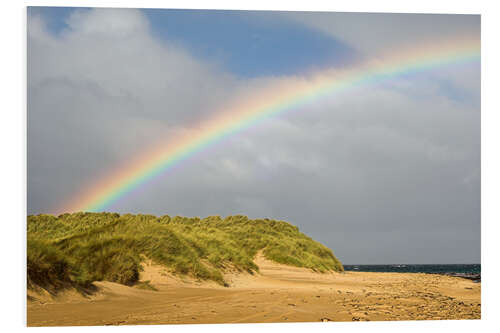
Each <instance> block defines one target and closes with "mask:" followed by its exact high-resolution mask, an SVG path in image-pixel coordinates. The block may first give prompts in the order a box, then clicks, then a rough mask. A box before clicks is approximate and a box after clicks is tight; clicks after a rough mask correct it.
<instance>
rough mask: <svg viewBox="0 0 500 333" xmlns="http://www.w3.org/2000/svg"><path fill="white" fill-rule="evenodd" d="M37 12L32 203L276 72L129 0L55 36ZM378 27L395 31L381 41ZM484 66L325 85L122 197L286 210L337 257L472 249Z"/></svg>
mask: <svg viewBox="0 0 500 333" xmlns="http://www.w3.org/2000/svg"><path fill="white" fill-rule="evenodd" d="M287 15H290V16H294V17H293V19H294V20H299V21H300V22H302V24H313V23H312V22H317V25H318V26H317V27H318V28H321V29H326V30H328V31H330V32H332V31H333V32H332V33H335V31H336V30H335V29H337V28H338V27H343V30H342V31H343V33H342V35H341V36H340V35H337V37H339V36H340V37H342V38H343V39H344V40H345V41H346V42H348V43H350V45H353V46H354V47H357V48H359V49H360V50H363V52H372V51H373V50H374V49H375V50H378V49H379V47H381V45H382V44H383V45H385V46H388V45H391V47H392V46H394V47H395V46H396V45H399V44H401V43H404V41H406V40H408V41H412V40H414V39H417V40H418V39H420V40H423V38H425V36H428V35H430V34H431V33H432V34H433V35H436V36H438V35H439V36H443V37H444V38H446V37H447V36H449V35H450V34H451V32H452V31H459V32H461V31H463V32H464V33H470V34H477V37H479V35H478V29H479V27H478V19H477V17H472V18H471V17H469V16H435V15H433V16H417V15H414V16H411V18H409V16H408V17H403V16H398V15H390V16H377V17H375V16H371V15H368V14H349V15H347V16H346V15H345V14H335V13H334V14H326V13H310V14H294V13H290V14H287ZM382 17H384V19H382ZM408 18H409V19H408ZM430 21H432V22H433V23H432V29H430V28H425V29H427V30H425V29H424V30H423V31H420V30H419V29H420V28H421V27H424V26H425V27H427V26H429V24H430V23H429V22H430ZM329 22H330V23H329ZM332 22H333V23H332ZM403 22H406V24H404V25H403ZM28 24H29V27H28V28H29V29H28V30H29V36H28V75H29V77H28V212H29V213H30V214H36V213H42V212H51V210H52V209H54V207H57V206H58V205H60V203H61V201H63V200H65V199H67V198H68V197H70V196H72V195H74V194H75V193H78V191H80V190H81V189H82V188H83V187H84V186H86V185H88V184H91V183H92V182H93V181H95V179H98V178H99V177H102V176H103V175H106V174H108V172H109V171H110V170H113V169H115V168H116V167H117V166H121V165H124V164H126V163H127V161H129V160H130V159H131V158H132V157H134V156H136V155H137V154H140V153H142V152H143V151H144V150H145V149H149V147H151V145H152V144H157V143H158V141H159V140H169V138H172V137H174V136H175V135H176V134H177V133H178V132H179V131H184V130H186V129H192V128H196V126H197V124H198V123H199V121H200V119H205V118H209V117H210V116H211V115H212V114H213V113H214V112H216V111H217V110H218V108H220V106H221V105H225V104H226V103H227V102H228V101H231V100H232V99H233V98H234V96H238V95H239V94H241V93H242V92H246V91H252V90H255V89H258V88H259V89H262V87H265V86H266V85H269V84H272V83H273V82H276V81H279V80H280V79H278V78H273V77H269V78H259V79H252V80H244V79H242V78H238V77H235V76H233V75H231V74H230V73H227V72H225V71H224V70H223V69H222V68H217V67H213V66H212V65H209V64H206V63H204V62H203V60H202V59H196V58H195V57H194V56H193V55H191V54H189V53H187V52H186V51H184V50H182V49H180V48H179V47H178V46H173V45H169V44H167V43H165V42H164V41H158V40H156V39H154V38H153V37H151V33H150V29H151V28H150V27H149V24H148V22H147V20H146V19H145V17H144V16H143V15H142V14H141V13H140V12H139V11H135V10H108V9H103V10H92V11H89V12H77V13H75V14H74V15H73V16H71V17H70V18H69V20H68V24H69V27H70V28H69V29H68V30H67V31H64V32H63V33H62V34H61V35H60V36H59V37H54V36H51V35H50V34H48V33H47V32H46V31H45V30H44V28H43V22H42V21H41V20H40V18H38V17H30V18H29V22H28ZM332 26H333V28H332ZM394 26H397V27H398V28H397V29H396V28H391V27H394ZM453 29H455V30H453ZM456 29H458V30H456ZM363 32H364V33H363ZM382 32H391V33H392V35H390V36H389V34H387V38H384V39H383V42H379V43H374V42H373V39H374V38H375V37H374V36H380V34H381V33H382ZM371 34H375V35H371ZM377 38H378V37H377ZM375 44H377V45H375ZM285 79H286V78H285ZM298 79H300V78H298ZM479 82H480V75H479V68H478V67H477V66H476V65H468V66H455V67H450V68H443V69H439V70H435V71H432V72H429V73H427V74H422V75H418V76H415V77H406V78H399V79H395V80H391V81H390V82H385V83H381V84H377V85H371V86H365V87H357V88H354V89H350V90H349V91H346V92H344V93H341V94H337V95H334V96H330V97H325V98H322V99H320V100H317V101H314V102H312V103H310V104H308V105H303V106H301V107H299V108H297V109H296V110H293V111H290V112H287V113H285V114H282V115H280V116H279V117H275V118H272V119H268V120H266V121H265V122H263V123H261V124H259V125H258V126H256V127H252V128H249V129H248V130H245V131H243V132H240V133H238V134H236V135H233V136H231V137H229V138H227V139H226V140H224V141H222V142H220V143H217V144H215V145H213V146H211V147H209V148H208V149H206V150H204V151H203V152H201V153H199V154H196V155H195V156H193V157H191V158H190V159H188V160H186V161H184V162H182V163H181V164H179V165H177V167H176V168H174V169H173V170H170V171H168V172H166V173H165V174H164V175H162V176H160V177H158V178H156V179H154V180H153V181H152V182H150V183H148V184H147V185H146V186H144V187H142V188H141V189H140V190H139V191H136V192H134V193H132V194H131V195H129V196H127V197H125V198H123V199H122V200H120V201H119V202H118V203H116V205H115V206H114V207H113V209H114V210H116V211H119V212H135V213H139V212H143V213H152V214H170V215H187V216H207V215H229V214H245V215H249V216H251V217H271V218H278V219H285V220H288V221H290V222H292V223H294V224H296V225H298V226H299V228H300V229H301V230H302V231H304V232H306V233H307V234H309V235H311V236H312V237H313V238H315V239H318V240H320V241H321V242H323V243H325V244H326V245H328V246H330V247H331V248H332V249H333V250H334V251H335V253H336V254H337V255H338V256H339V258H340V259H341V260H342V261H343V262H344V263H395V262H407V263H411V262H413V263H433V262H435V263H438V262H478V261H479V258H480V105H479Z"/></svg>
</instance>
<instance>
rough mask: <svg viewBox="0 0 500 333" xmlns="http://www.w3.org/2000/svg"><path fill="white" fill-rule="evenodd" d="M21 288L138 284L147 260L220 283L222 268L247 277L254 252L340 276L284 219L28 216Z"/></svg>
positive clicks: (327, 253)
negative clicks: (25, 283)
mask: <svg viewBox="0 0 500 333" xmlns="http://www.w3.org/2000/svg"><path fill="white" fill-rule="evenodd" d="M27 235H28V237H27V239H28V242H27V245H28V248H27V255H28V258H27V260H28V286H30V285H39V286H42V287H45V286H50V287H53V288H58V287H60V286H62V285H65V284H66V283H72V284H76V285H80V286H88V285H90V284H91V283H92V282H93V281H102V280H106V281H112V282H118V283H122V284H125V285H133V284H136V283H137V282H138V279H139V273H140V271H141V270H142V267H141V262H143V261H144V260H145V259H146V258H148V259H151V260H153V261H154V262H156V263H158V264H161V265H164V266H166V267H167V268H168V269H169V270H170V271H172V272H173V273H177V274H187V275H190V276H193V277H195V278H198V279H202V280H213V281H216V282H217V283H220V284H222V285H225V284H226V282H225V281H224V278H223V272H224V270H225V269H227V268H229V267H231V268H236V269H238V270H240V271H247V272H250V273H253V272H255V271H258V267H257V265H255V263H254V262H253V258H254V257H255V254H256V253H257V252H258V251H259V250H263V253H264V255H265V256H266V258H268V259H270V260H273V261H275V262H278V263H282V264H287V265H293V266H298V267H306V268H310V269H312V270H314V271H318V272H326V271H342V270H343V267H342V264H341V263H340V261H339V260H338V259H337V258H336V257H335V256H334V255H333V253H332V251H331V250H330V249H328V248H327V247H325V246H324V245H322V244H320V243H319V242H316V241H314V240H313V239H311V238H309V237H308V236H306V235H304V234H303V233H301V232H299V230H298V228H297V227H295V226H293V225H291V224H289V223H287V222H283V221H275V220H269V219H255V220H251V219H249V218H247V217H246V216H241V215H238V216H229V217H226V218H221V217H219V216H210V217H207V218H204V219H200V218H198V217H194V218H187V217H179V216H176V217H170V216H168V215H165V216H161V217H156V216H153V215H132V214H125V215H119V214H117V213H74V214H62V215H60V216H57V217H56V216H52V215H36V216H34V215H32V216H28V234H27Z"/></svg>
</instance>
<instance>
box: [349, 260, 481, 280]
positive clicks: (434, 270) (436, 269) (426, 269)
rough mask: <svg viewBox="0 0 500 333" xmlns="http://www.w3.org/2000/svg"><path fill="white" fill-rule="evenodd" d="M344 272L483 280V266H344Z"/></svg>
mask: <svg viewBox="0 0 500 333" xmlns="http://www.w3.org/2000/svg"><path fill="white" fill-rule="evenodd" d="M344 270H346V271H355V272H398V273H431V274H444V275H451V276H458V277H463V278H468V279H471V280H475V281H478V280H479V281H480V280H481V264H467V265H461V264H447V265H410V264H395V265H344Z"/></svg>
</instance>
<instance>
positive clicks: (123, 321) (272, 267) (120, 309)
mask: <svg viewBox="0 0 500 333" xmlns="http://www.w3.org/2000/svg"><path fill="white" fill-rule="evenodd" d="M255 262H256V263H257V264H258V266H259V268H260V273H257V274H253V275H252V274H248V273H242V272H237V271H228V272H227V273H226V275H225V278H227V280H228V281H229V282H230V287H222V286H220V285H217V284H216V283H213V282H202V281H197V280H194V279H191V278H188V277H179V276H174V275H171V274H170V273H168V272H167V271H165V269H164V268H162V267H161V266H158V265H155V264H153V263H147V264H146V265H145V269H144V272H142V273H141V280H143V281H149V282H148V283H149V284H151V286H154V288H155V289H157V290H156V291H155V290H143V289H138V288H135V287H127V286H123V285H119V284H116V283H111V282H96V283H95V285H96V286H97V288H98V292H96V293H94V294H91V295H87V296H81V295H79V294H78V293H76V292H74V291H68V292H66V293H63V294H62V295H60V296H57V297H48V296H47V297H45V298H43V297H41V296H39V295H35V294H33V293H32V295H31V296H32V297H34V298H31V300H29V301H28V307H27V308H28V309H27V311H28V313H27V319H28V326H59V325H69V326H73V325H141V324H195V323H258V322H317V321H373V320H438V319H480V318H481V283H475V282H473V281H471V280H468V279H463V278H460V277H452V276H446V275H438V274H425V273H392V272H390V273H380V272H352V271H346V272H343V273H315V272H312V271H311V270H308V269H303V268H298V267H292V266H286V265H280V264H276V263H274V262H271V261H269V260H267V259H265V258H264V257H262V256H259V257H257V258H256V260H255ZM37 297H38V298H37Z"/></svg>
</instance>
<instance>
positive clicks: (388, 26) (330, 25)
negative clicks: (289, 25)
mask: <svg viewBox="0 0 500 333" xmlns="http://www.w3.org/2000/svg"><path fill="white" fill-rule="evenodd" d="M287 15H288V17H289V18H290V19H293V20H296V21H298V22H301V23H303V24H306V25H308V26H310V27H313V28H316V29H318V30H320V31H322V32H324V33H327V34H329V35H331V36H333V37H335V38H339V39H341V40H342V41H345V42H346V43H347V44H349V45H351V46H353V47H354V48H356V49H358V50H359V51H363V52H364V53H365V54H373V53H374V52H375V53H379V52H381V51H388V50H391V49H393V48H395V49H397V48H401V47H408V46H411V45H414V44H420V43H425V42H429V41H432V40H435V39H437V40H439V39H448V38H456V37H457V36H462V37H465V36H473V37H479V36H480V20H481V18H480V16H479V15H452V14H403V13H401V14H390V13H328V12H323V13H317V12H290V13H287Z"/></svg>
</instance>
